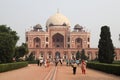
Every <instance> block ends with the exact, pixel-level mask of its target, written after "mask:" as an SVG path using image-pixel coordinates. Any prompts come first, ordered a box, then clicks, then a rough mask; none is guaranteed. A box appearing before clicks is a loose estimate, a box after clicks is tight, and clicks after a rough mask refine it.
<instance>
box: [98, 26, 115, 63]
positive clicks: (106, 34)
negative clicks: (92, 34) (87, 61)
mask: <svg viewBox="0 0 120 80" xmlns="http://www.w3.org/2000/svg"><path fill="white" fill-rule="evenodd" d="M98 48H99V51H98V60H99V62H102V63H112V62H113V61H114V54H115V53H114V46H113V43H112V40H111V33H110V28H109V27H108V26H102V27H101V34H100V39H99V45H98Z"/></svg>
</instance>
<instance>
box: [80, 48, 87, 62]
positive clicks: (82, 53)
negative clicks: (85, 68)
mask: <svg viewBox="0 0 120 80" xmlns="http://www.w3.org/2000/svg"><path fill="white" fill-rule="evenodd" d="M87 59H88V57H87V56H86V55H85V50H84V49H82V51H81V60H87Z"/></svg>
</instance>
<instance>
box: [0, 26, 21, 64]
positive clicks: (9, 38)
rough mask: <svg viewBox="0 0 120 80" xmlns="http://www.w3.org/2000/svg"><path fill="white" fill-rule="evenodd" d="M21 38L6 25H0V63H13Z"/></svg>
mask: <svg viewBox="0 0 120 80" xmlns="http://www.w3.org/2000/svg"><path fill="white" fill-rule="evenodd" d="M18 39H19V37H18V36H17V33H16V31H12V29H10V27H6V25H0V63H8V62H12V60H13V56H14V52H15V45H16V43H17V41H18Z"/></svg>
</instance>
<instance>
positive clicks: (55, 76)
mask: <svg viewBox="0 0 120 80" xmlns="http://www.w3.org/2000/svg"><path fill="white" fill-rule="evenodd" d="M0 80H120V76H115V75H111V74H106V73H103V72H100V71H95V70H91V69H87V73H86V75H83V74H82V73H81V69H80V67H78V68H77V73H76V75H73V74H72V67H70V66H65V65H63V66H60V65H58V66H57V67H55V66H53V65H52V66H50V67H47V68H45V67H44V66H42V67H39V66H37V65H35V64H34V65H29V66H28V67H25V68H21V69H17V70H13V71H8V72H4V73H0Z"/></svg>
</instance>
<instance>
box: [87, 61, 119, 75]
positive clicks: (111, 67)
mask: <svg viewBox="0 0 120 80" xmlns="http://www.w3.org/2000/svg"><path fill="white" fill-rule="evenodd" d="M87 67H89V68H92V69H96V70H100V71H104V72H107V73H110V74H116V75H120V65H118V64H105V63H98V62H96V63H95V62H88V63H87Z"/></svg>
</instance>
